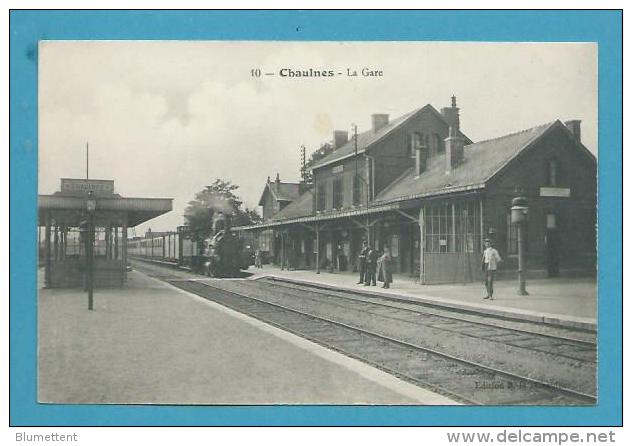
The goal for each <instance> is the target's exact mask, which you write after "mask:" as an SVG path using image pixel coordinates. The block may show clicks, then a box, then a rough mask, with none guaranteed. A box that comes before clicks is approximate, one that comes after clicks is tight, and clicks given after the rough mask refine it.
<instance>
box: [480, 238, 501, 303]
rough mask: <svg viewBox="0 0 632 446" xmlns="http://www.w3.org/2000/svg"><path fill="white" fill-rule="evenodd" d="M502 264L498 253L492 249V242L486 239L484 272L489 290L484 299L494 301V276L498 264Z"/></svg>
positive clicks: (483, 259)
mask: <svg viewBox="0 0 632 446" xmlns="http://www.w3.org/2000/svg"><path fill="white" fill-rule="evenodd" d="M500 262H502V259H501V258H500V254H498V251H496V249H494V248H493V247H492V241H491V240H490V239H485V251H483V258H482V270H483V273H484V274H485V288H487V296H485V297H484V298H483V299H490V300H494V276H495V275H496V269H497V267H498V264H499V263H500Z"/></svg>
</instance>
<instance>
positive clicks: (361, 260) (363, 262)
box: [358, 240, 369, 285]
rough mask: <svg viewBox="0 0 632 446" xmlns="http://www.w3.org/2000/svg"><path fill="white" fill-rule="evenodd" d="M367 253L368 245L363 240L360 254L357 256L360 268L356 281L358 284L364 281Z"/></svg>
mask: <svg viewBox="0 0 632 446" xmlns="http://www.w3.org/2000/svg"><path fill="white" fill-rule="evenodd" d="M368 253H369V246H368V244H367V242H366V240H365V241H363V242H362V249H361V250H360V255H359V256H358V268H359V269H360V280H359V281H358V285H359V284H361V283H364V279H365V275H366V256H367V254H368Z"/></svg>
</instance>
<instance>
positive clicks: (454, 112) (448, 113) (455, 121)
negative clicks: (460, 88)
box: [441, 96, 460, 132]
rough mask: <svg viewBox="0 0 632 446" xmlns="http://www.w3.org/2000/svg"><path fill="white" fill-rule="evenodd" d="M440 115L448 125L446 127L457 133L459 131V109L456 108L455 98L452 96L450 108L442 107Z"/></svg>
mask: <svg viewBox="0 0 632 446" xmlns="http://www.w3.org/2000/svg"><path fill="white" fill-rule="evenodd" d="M441 114H442V115H443V119H445V120H446V122H447V123H448V126H450V127H454V128H455V129H456V130H457V132H458V131H459V130H460V123H459V107H457V106H456V96H452V107H443V108H442V109H441Z"/></svg>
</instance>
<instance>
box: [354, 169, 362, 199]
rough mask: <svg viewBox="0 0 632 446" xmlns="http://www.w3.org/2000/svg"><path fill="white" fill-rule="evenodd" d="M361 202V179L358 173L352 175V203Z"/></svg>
mask: <svg viewBox="0 0 632 446" xmlns="http://www.w3.org/2000/svg"><path fill="white" fill-rule="evenodd" d="M361 202H362V179H361V178H360V176H359V175H354V176H353V205H354V206H357V205H359V204H360V203H361Z"/></svg>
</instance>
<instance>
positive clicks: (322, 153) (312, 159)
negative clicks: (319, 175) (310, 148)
mask: <svg viewBox="0 0 632 446" xmlns="http://www.w3.org/2000/svg"><path fill="white" fill-rule="evenodd" d="M333 151H334V147H333V146H332V145H331V144H329V143H324V144H321V146H320V147H319V148H318V150H316V151H314V152H312V154H311V155H310V156H309V160H307V163H305V173H304V177H303V178H304V180H305V183H307V184H312V183H313V182H314V178H313V176H312V173H311V172H310V171H309V168H310V167H312V166H313V165H314V164H316V162H318V161H320V160H321V159H323V158H325V157H326V156H327V155H329V154H330V153H331V152H333Z"/></svg>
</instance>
